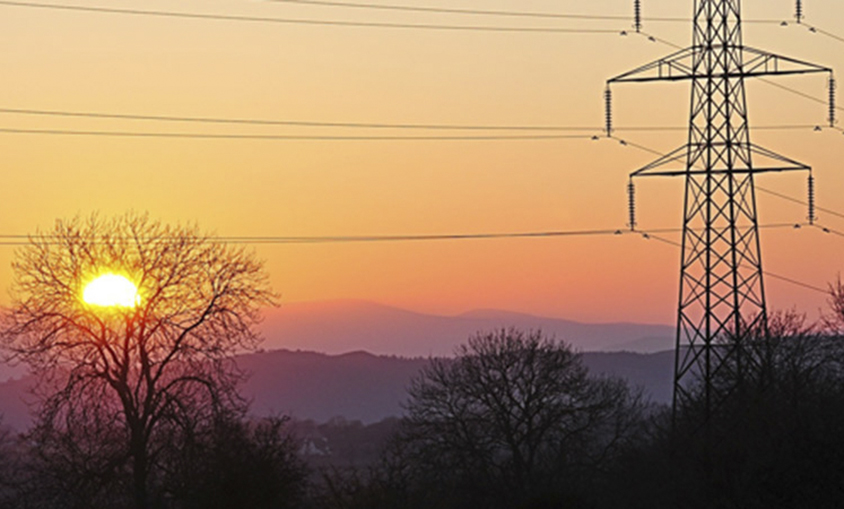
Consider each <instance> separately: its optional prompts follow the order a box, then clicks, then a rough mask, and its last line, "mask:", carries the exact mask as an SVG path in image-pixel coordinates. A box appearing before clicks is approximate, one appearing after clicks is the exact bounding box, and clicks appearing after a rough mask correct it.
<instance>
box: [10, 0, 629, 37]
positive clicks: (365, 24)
mask: <svg viewBox="0 0 844 509" xmlns="http://www.w3.org/2000/svg"><path fill="white" fill-rule="evenodd" d="M0 5H5V6H10V7H27V8H36V9H52V10H62V11H75V12H93V13H100V14H123V15H130V16H150V17H158V18H180V19H193V20H213V21H238V22H248V23H274V24H285V25H316V26H336V27H359V28H397V29H418V30H442V31H479V32H526V33H556V34H618V33H619V30H614V29H598V28H554V27H519V26H511V27H510V26H492V25H489V26H485V25H443V24H427V23H420V24H417V23H391V22H375V21H371V22H370V21H348V20H327V19H304V18H274V17H264V16H243V15H235V14H208V13H198V12H184V11H181V12H180V11H162V10H145V9H124V8H116V7H96V6H83V5H68V4H44V3H38V2H16V1H11V0H0Z"/></svg>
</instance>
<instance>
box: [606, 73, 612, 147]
mask: <svg viewBox="0 0 844 509" xmlns="http://www.w3.org/2000/svg"><path fill="white" fill-rule="evenodd" d="M604 113H605V115H606V131H607V136H608V137H609V136H612V131H613V129H612V90H610V87H609V85H607V89H606V90H604Z"/></svg>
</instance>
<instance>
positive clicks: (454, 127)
mask: <svg viewBox="0 0 844 509" xmlns="http://www.w3.org/2000/svg"><path fill="white" fill-rule="evenodd" d="M0 114H11V115H28V116H49V117H69V118H93V119H100V120H133V121H135V120H137V121H153V122H175V123H198V124H227V125H259V126H286V127H309V128H310V127H323V128H325V127H337V128H357V129H412V130H432V131H436V130H446V131H576V132H598V131H600V130H601V127H599V126H561V125H519V124H515V125H503V124H497V125H496V124H487V125H482V124H474V125H471V124H447V123H435V124H425V123H384V122H339V121H316V120H287V119H281V120H278V119H260V118H238V117H207V116H178V115H150V114H135V113H112V112H98V111H79V110H52V109H34V108H2V107H0ZM815 127H817V126H815V125H811V124H791V125H768V126H760V127H758V128H757V129H768V130H799V129H814V128H815ZM685 129H687V128H685V127H681V126H628V127H624V126H622V127H618V128H616V129H615V130H616V131H629V132H634V131H637V132H660V131H682V130H685Z"/></svg>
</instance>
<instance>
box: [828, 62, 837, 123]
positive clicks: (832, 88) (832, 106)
mask: <svg viewBox="0 0 844 509" xmlns="http://www.w3.org/2000/svg"><path fill="white" fill-rule="evenodd" d="M836 86H837V84H836V83H835V75H834V74H830V75H829V119H828V120H829V127H835V123H836V118H835V111H836V110H837V108H836V106H835V88H836Z"/></svg>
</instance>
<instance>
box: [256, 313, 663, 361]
mask: <svg viewBox="0 0 844 509" xmlns="http://www.w3.org/2000/svg"><path fill="white" fill-rule="evenodd" d="M502 327H505V328H506V327H517V328H520V329H541V330H542V331H544V332H546V333H548V334H552V335H555V336H556V337H557V338H558V339H563V340H565V341H567V342H569V343H571V344H572V345H574V347H575V348H576V349H578V350H581V351H622V350H625V351H632V352H641V353H652V352H658V351H662V350H668V349H671V348H673V346H674V345H673V337H674V328H673V327H670V326H666V325H642V324H634V323H600V324H589V323H580V322H574V321H570V320H563V319H558V318H547V317H540V316H532V315H527V314H520V313H513V312H508V311H498V310H478V311H472V312H469V313H464V314H461V315H457V316H439V315H430V314H423V313H415V312H412V311H406V310H403V309H398V308H394V307H390V306H384V305H381V304H375V303H372V302H365V301H354V300H337V301H325V302H313V303H292V304H285V305H282V306H281V307H280V308H279V309H276V310H271V311H270V312H268V313H267V317H266V320H265V321H264V323H263V324H262V326H261V329H262V331H263V332H264V336H265V337H266V338H267V341H266V343H265V347H266V348H267V349H279V348H286V349H291V350H297V349H298V350H311V351H320V352H326V353H330V354H337V353H341V352H348V351H351V350H365V351H367V352H373V353H376V354H385V355H401V356H406V357H419V356H422V357H427V356H446V355H451V354H452V353H453V352H454V348H455V346H457V345H459V344H461V343H463V342H465V341H466V339H467V338H468V337H469V336H471V335H472V334H474V333H475V332H477V331H490V330H494V329H500V328H502Z"/></svg>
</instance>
